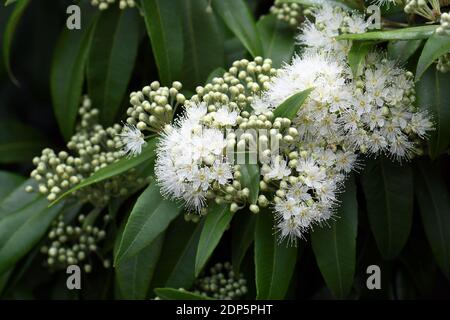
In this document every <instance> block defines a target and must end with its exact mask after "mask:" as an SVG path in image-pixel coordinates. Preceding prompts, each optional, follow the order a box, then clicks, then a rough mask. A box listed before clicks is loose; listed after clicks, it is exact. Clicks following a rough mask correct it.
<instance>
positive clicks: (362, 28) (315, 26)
mask: <svg viewBox="0 0 450 320" xmlns="http://www.w3.org/2000/svg"><path fill="white" fill-rule="evenodd" d="M310 11H311V13H312V19H309V20H307V21H306V22H305V23H304V24H303V25H302V26H301V28H300V30H301V31H300V33H299V35H298V36H297V42H298V43H299V44H300V45H302V46H304V47H305V48H307V49H306V50H307V51H308V50H313V51H317V50H319V51H321V52H329V51H333V52H335V54H339V56H341V57H345V55H346V54H347V53H348V52H349V51H350V48H351V41H342V40H341V41H339V40H337V39H335V37H336V36H339V35H340V34H343V33H363V32H366V31H367V28H368V24H367V22H366V20H365V19H364V16H363V15H361V14H359V13H358V12H349V11H346V10H345V9H343V8H341V7H338V6H333V5H331V4H329V3H327V2H324V3H323V4H322V5H321V6H319V7H315V8H312V9H311V10H310Z"/></svg>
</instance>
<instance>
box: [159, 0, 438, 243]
mask: <svg viewBox="0 0 450 320" xmlns="http://www.w3.org/2000/svg"><path fill="white" fill-rule="evenodd" d="M313 17H314V19H313V20H310V21H307V22H306V23H305V24H304V28H303V32H302V33H301V34H300V35H299V36H298V41H299V42H300V44H302V45H303V46H304V47H306V49H305V51H304V52H303V53H302V55H297V56H295V57H294V58H293V61H292V63H291V64H288V65H285V66H284V67H283V68H282V69H280V70H274V69H273V68H272V67H271V61H270V60H263V59H262V58H260V57H257V58H255V60H254V61H251V62H249V61H247V60H241V61H236V62H235V63H234V64H233V67H232V68H230V70H229V72H226V73H225V74H224V76H223V77H218V78H215V79H214V80H213V81H212V83H210V84H207V85H206V86H205V87H198V88H197V89H196V92H197V94H196V95H194V96H193V97H192V98H191V100H190V101H186V103H185V108H186V111H185V113H184V115H183V116H182V117H181V118H180V119H179V120H177V121H176V122H175V124H174V125H172V126H169V127H167V128H166V129H165V131H164V133H163V135H162V137H161V140H160V143H159V146H158V149H157V162H156V176H157V180H158V182H159V184H160V185H161V189H162V192H163V194H164V195H166V196H168V197H170V198H173V199H177V200H183V201H184V202H185V203H186V204H187V206H188V207H189V208H191V209H195V210H196V211H198V212H201V213H206V206H207V200H209V199H211V200H212V199H214V200H215V202H216V203H224V202H225V203H229V204H230V210H231V211H233V212H234V211H237V210H239V209H241V208H243V207H245V206H246V205H249V209H250V211H251V212H253V213H258V212H259V211H260V210H259V208H260V207H267V206H271V207H272V208H273V210H274V211H275V216H276V221H277V227H278V229H279V231H280V234H281V238H288V239H289V240H291V241H292V240H294V241H295V240H296V239H297V238H299V237H300V238H301V237H302V236H303V234H304V233H305V232H307V231H308V230H309V229H310V228H311V227H312V226H313V225H315V224H322V223H323V222H325V221H326V220H327V219H329V218H330V217H331V216H332V215H333V212H334V209H335V207H336V204H337V194H338V193H339V192H340V191H341V190H342V187H343V183H344V180H345V178H346V176H347V175H348V174H349V173H350V172H351V171H352V170H353V169H355V168H357V167H358V155H359V154H366V153H368V154H374V155H378V154H380V153H384V154H387V155H390V156H391V157H393V158H395V159H397V160H402V159H410V158H411V157H412V156H413V155H414V154H416V153H419V152H420V145H419V143H420V142H421V139H423V138H426V136H427V132H428V131H430V130H432V123H431V121H430V119H429V117H428V116H427V114H425V113H423V112H420V111H418V110H417V109H416V107H415V105H414V102H415V91H414V83H413V75H412V74H411V73H410V72H407V71H405V70H403V69H401V68H398V67H397V66H396V65H395V63H393V62H392V61H389V60H388V59H386V58H385V57H384V55H383V54H380V53H370V54H369V55H368V56H367V57H366V59H365V61H364V62H363V66H362V68H361V71H360V74H358V75H356V76H355V75H354V74H353V73H352V70H351V68H350V66H349V64H348V61H347V58H346V53H348V51H349V49H350V46H351V43H350V42H339V41H337V40H335V39H334V37H335V36H336V35H339V34H341V33H345V32H353V33H355V32H364V31H365V30H366V27H367V26H366V22H365V21H364V19H363V17H362V16H360V15H359V14H357V13H349V12H346V11H344V9H342V8H336V7H332V6H330V5H329V4H324V5H323V6H322V7H321V8H315V9H313ZM308 89H310V90H311V91H310V94H309V96H308V97H307V98H306V100H305V101H304V103H303V104H302V106H301V108H300V109H299V111H298V113H297V114H296V116H295V117H294V118H293V119H292V120H291V119H289V118H284V117H279V116H276V114H277V112H276V111H277V110H276V108H277V107H278V106H280V105H281V104H282V103H283V102H284V101H286V99H288V98H289V97H292V96H293V95H294V94H297V93H299V92H302V91H305V90H308ZM224 129H226V130H224ZM231 129H238V130H241V131H242V130H243V131H244V132H245V133H244V134H237V132H238V131H235V132H232V133H230V132H229V130H231ZM227 130H228V131H227ZM246 130H253V131H252V132H251V133H249V131H246ZM225 131H226V132H227V134H226V135H225ZM255 145H257V149H258V151H257V152H256V153H257V154H258V155H259V158H258V166H259V174H260V175H259V178H260V188H259V194H257V195H254V194H252V195H250V190H249V188H248V186H247V185H246V183H247V182H246V181H245V179H244V180H243V175H245V174H247V175H248V167H246V166H247V164H241V163H237V164H236V165H234V164H235V163H234V160H235V159H234V157H231V156H230V152H229V151H230V150H233V152H234V151H235V149H234V148H235V147H237V149H238V152H239V151H242V150H244V153H250V152H252V151H254V149H252V146H255ZM233 155H234V154H233ZM247 180H248V179H247Z"/></svg>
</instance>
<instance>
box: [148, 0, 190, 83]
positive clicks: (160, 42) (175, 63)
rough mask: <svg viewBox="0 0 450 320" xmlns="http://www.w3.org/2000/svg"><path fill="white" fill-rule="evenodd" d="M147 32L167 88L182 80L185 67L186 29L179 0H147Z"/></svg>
mask: <svg viewBox="0 0 450 320" xmlns="http://www.w3.org/2000/svg"><path fill="white" fill-rule="evenodd" d="M141 3H142V10H143V14H144V19H145V24H146V26H147V33H148V36H149V37H150V41H151V43H152V48H153V54H154V56H155V60H156V65H157V67H158V71H159V78H160V79H161V82H162V83H163V84H164V85H170V84H171V83H172V81H175V80H179V79H180V76H181V70H182V66H183V28H182V21H181V19H180V16H181V8H180V2H179V1H167V0H143V1H142V2H141Z"/></svg>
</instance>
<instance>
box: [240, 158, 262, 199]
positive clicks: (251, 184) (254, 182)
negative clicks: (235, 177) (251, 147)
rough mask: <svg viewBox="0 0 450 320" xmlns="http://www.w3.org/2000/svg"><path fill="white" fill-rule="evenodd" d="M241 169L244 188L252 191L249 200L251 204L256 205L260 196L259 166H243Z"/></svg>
mask: <svg viewBox="0 0 450 320" xmlns="http://www.w3.org/2000/svg"><path fill="white" fill-rule="evenodd" d="M240 167H241V169H240V172H241V175H242V176H241V184H242V188H248V189H249V190H250V195H249V197H248V200H249V202H250V203H252V204H256V202H257V201H258V196H259V180H260V173H259V165H257V164H241V165H240Z"/></svg>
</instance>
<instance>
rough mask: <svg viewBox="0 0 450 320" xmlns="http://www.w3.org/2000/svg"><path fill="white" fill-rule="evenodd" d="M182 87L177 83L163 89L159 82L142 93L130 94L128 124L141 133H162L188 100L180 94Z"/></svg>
mask: <svg viewBox="0 0 450 320" xmlns="http://www.w3.org/2000/svg"><path fill="white" fill-rule="evenodd" d="M181 89H182V85H181V83H180V82H178V81H175V82H174V83H173V84H172V87H170V88H168V87H161V85H160V84H159V82H158V81H154V82H152V83H151V84H150V86H146V87H144V88H143V89H142V90H141V91H137V92H132V93H131V94H130V104H131V105H132V107H130V108H128V110H127V115H128V118H127V123H128V124H129V125H134V126H136V128H138V129H139V130H140V131H141V132H145V131H150V132H160V131H161V130H162V129H164V126H165V125H166V124H168V123H171V122H172V118H173V115H174V112H175V110H176V108H177V107H178V106H179V105H182V104H184V102H185V100H186V98H185V97H184V95H183V94H182V93H180V91H181Z"/></svg>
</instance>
